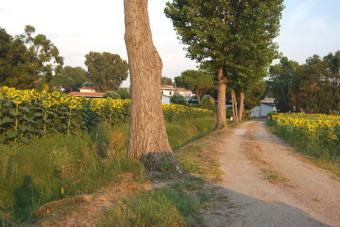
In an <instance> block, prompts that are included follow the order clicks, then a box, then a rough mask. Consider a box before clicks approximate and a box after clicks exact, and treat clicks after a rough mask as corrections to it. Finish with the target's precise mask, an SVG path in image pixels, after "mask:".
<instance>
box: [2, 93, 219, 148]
mask: <svg viewBox="0 0 340 227" xmlns="http://www.w3.org/2000/svg"><path fill="white" fill-rule="evenodd" d="M130 103H131V101H130V100H122V99H112V98H100V99H88V98H79V97H74V96H70V95H67V94H63V93H60V92H57V91H54V92H50V91H49V90H48V88H44V89H43V90H41V91H38V90H35V89H32V90H17V89H15V88H9V87H0V142H2V143H8V142H10V141H16V142H19V143H29V142H30V141H31V140H32V139H33V138H34V137H41V136H44V135H46V134H51V133H63V134H77V133H79V132H84V131H89V130H91V129H92V128H93V127H95V126H96V125H98V124H99V123H100V122H107V123H108V124H110V125H112V126H114V125H117V124H119V123H124V122H127V121H128V119H129V109H130ZM163 111H164V116H165V118H166V120H168V121H170V122H171V121H175V120H180V119H183V118H197V117H202V116H207V115H212V114H213V112H212V111H209V110H205V109H200V108H191V107H187V106H181V105H163Z"/></svg>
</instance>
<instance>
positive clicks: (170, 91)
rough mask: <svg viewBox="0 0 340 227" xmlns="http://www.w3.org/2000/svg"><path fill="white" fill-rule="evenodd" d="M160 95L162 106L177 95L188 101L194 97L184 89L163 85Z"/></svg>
mask: <svg viewBox="0 0 340 227" xmlns="http://www.w3.org/2000/svg"><path fill="white" fill-rule="evenodd" d="M161 94H162V103H163V104H170V99H171V97H172V96H174V95H175V94H179V95H181V96H183V97H185V98H186V99H187V100H189V99H190V98H191V97H194V96H195V94H194V93H193V92H192V91H190V90H187V89H185V88H180V87H175V86H173V85H165V86H163V87H162V88H161Z"/></svg>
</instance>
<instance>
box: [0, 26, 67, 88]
mask: <svg viewBox="0 0 340 227" xmlns="http://www.w3.org/2000/svg"><path fill="white" fill-rule="evenodd" d="M34 32H35V29H34V27H32V26H30V25H27V26H26V27H25V32H24V33H23V34H21V35H18V36H16V37H14V38H13V37H12V36H11V35H9V34H8V33H7V32H6V30H5V29H2V28H0V84H1V85H7V86H11V87H16V88H21V89H24V88H33V87H34V86H35V81H37V80H39V81H43V82H49V81H50V80H51V79H52V77H53V76H54V75H56V74H57V73H58V72H60V71H61V69H62V65H63V58H62V57H60V56H59V51H58V49H57V47H56V46H55V45H54V44H53V43H52V42H51V41H50V40H48V39H47V37H46V36H45V35H42V34H38V35H34Z"/></svg>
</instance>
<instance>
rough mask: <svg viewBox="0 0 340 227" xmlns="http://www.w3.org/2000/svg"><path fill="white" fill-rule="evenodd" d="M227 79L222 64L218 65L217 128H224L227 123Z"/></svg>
mask: <svg viewBox="0 0 340 227" xmlns="http://www.w3.org/2000/svg"><path fill="white" fill-rule="evenodd" d="M226 92H227V80H226V77H225V76H224V73H223V68H222V66H219V67H218V100H217V123H216V128H219V129H221V128H224V127H225V126H226V125H227V114H226Z"/></svg>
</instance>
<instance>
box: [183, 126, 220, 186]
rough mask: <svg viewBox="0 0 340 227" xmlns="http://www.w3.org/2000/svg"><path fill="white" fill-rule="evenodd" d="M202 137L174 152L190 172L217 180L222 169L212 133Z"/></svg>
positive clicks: (209, 179)
mask: <svg viewBox="0 0 340 227" xmlns="http://www.w3.org/2000/svg"><path fill="white" fill-rule="evenodd" d="M217 133H219V132H214V133H212V135H211V136H208V137H206V138H203V139H201V140H199V141H197V142H195V143H192V144H189V145H188V146H184V147H183V148H181V149H179V150H178V151H177V152H176V158H177V160H178V162H179V163H180V164H181V165H182V167H183V168H184V169H185V170H186V171H187V172H188V173H190V174H192V175H196V176H200V177H202V178H204V179H205V180H208V181H213V182H218V181H220V180H221V179H222V177H223V174H224V173H223V171H222V170H221V169H220V165H219V162H218V153H217V148H216V144H217V143H218V141H214V135H215V134H217Z"/></svg>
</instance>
